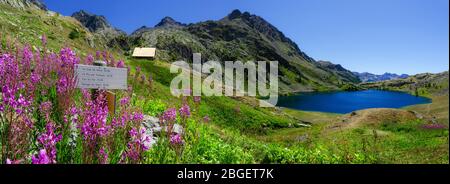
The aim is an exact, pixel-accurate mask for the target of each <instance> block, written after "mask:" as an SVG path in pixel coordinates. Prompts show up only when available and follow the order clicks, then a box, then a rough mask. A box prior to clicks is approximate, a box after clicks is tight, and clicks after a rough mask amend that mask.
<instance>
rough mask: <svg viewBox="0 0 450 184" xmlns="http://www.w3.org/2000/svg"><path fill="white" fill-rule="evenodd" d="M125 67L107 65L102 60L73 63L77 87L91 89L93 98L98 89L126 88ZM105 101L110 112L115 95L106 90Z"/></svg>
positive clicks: (113, 109) (113, 110)
mask: <svg viewBox="0 0 450 184" xmlns="http://www.w3.org/2000/svg"><path fill="white" fill-rule="evenodd" d="M127 72H128V70H127V69H126V68H115V67H107V66H106V62H104V61H95V62H94V66H93V65H81V64H77V65H75V77H76V81H77V83H76V86H77V88H82V89H92V96H93V98H94V99H95V98H96V97H97V95H98V90H112V89H122V90H125V89H128V85H127V76H128V75H127ZM106 101H107V104H108V110H109V113H110V114H115V111H116V95H115V93H113V92H111V91H106Z"/></svg>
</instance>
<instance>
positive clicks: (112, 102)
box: [106, 91, 116, 115]
mask: <svg viewBox="0 0 450 184" xmlns="http://www.w3.org/2000/svg"><path fill="white" fill-rule="evenodd" d="M106 102H107V104H108V111H109V114H111V115H114V114H116V94H115V93H113V92H111V91H106Z"/></svg>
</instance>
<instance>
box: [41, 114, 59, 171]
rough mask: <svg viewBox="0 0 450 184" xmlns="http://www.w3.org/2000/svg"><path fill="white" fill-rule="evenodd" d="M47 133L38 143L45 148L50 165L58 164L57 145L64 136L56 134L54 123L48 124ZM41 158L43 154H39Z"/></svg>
mask: <svg viewBox="0 0 450 184" xmlns="http://www.w3.org/2000/svg"><path fill="white" fill-rule="evenodd" d="M46 130H47V131H46V132H45V133H44V134H42V135H40V136H39V137H38V142H39V143H40V144H41V145H42V146H43V147H44V148H43V150H45V151H46V152H45V153H46V159H48V161H49V162H48V163H52V164H55V163H56V143H58V142H59V141H60V140H61V139H62V136H61V134H59V135H56V134H55V132H54V131H55V125H54V124H53V123H52V122H49V123H47V126H46ZM39 157H41V153H40V154H39Z"/></svg>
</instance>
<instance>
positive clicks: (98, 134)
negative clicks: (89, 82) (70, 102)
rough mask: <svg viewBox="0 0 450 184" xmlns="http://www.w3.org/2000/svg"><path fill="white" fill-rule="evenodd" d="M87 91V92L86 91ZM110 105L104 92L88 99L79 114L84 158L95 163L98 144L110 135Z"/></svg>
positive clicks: (86, 161)
mask: <svg viewBox="0 0 450 184" xmlns="http://www.w3.org/2000/svg"><path fill="white" fill-rule="evenodd" d="M85 93H87V92H85ZM107 117H108V107H107V106H106V100H105V97H104V95H103V93H102V92H100V94H99V95H98V96H97V99H95V100H89V99H88V100H87V102H86V103H85V104H84V107H83V108H82V110H81V112H80V116H79V118H78V119H79V120H80V122H79V123H78V129H79V130H80V134H81V136H82V137H83V140H84V141H83V157H84V158H83V159H84V161H85V163H93V162H94V160H95V158H96V157H97V154H96V153H97V150H98V144H100V143H101V142H102V141H103V140H104V139H106V137H107V136H108V135H109V132H110V129H111V126H110V125H108V124H107Z"/></svg>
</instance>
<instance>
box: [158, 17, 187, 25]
mask: <svg viewBox="0 0 450 184" xmlns="http://www.w3.org/2000/svg"><path fill="white" fill-rule="evenodd" d="M184 26H186V25H185V24H182V23H180V22H177V21H175V20H174V19H173V18H172V17H164V18H163V19H162V20H161V21H160V22H159V23H158V24H156V25H155V27H184Z"/></svg>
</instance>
